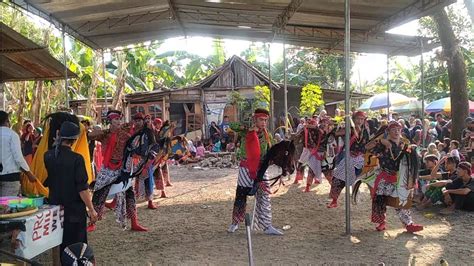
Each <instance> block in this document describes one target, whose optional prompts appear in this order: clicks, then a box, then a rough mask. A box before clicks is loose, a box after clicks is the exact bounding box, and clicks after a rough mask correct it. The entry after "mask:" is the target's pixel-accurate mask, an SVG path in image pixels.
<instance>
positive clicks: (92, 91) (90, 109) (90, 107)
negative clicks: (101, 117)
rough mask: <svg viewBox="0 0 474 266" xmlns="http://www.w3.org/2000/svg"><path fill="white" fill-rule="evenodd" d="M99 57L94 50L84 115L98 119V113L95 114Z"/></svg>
mask: <svg viewBox="0 0 474 266" xmlns="http://www.w3.org/2000/svg"><path fill="white" fill-rule="evenodd" d="M99 60H100V57H99V56H98V55H97V53H95V52H94V58H93V61H92V66H93V68H94V69H93V71H92V82H91V86H90V87H89V89H88V91H87V107H86V115H87V116H90V117H91V118H92V120H94V121H98V114H97V89H98V84H99V78H98V75H99V74H98V73H99V71H98V66H99V63H98V62H99Z"/></svg>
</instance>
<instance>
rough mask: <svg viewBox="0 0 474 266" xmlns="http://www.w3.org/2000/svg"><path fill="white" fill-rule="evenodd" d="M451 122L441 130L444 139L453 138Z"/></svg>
mask: <svg viewBox="0 0 474 266" xmlns="http://www.w3.org/2000/svg"><path fill="white" fill-rule="evenodd" d="M451 126H452V123H451V120H449V121H448V123H446V125H445V126H444V127H443V128H442V129H441V134H442V135H443V138H451Z"/></svg>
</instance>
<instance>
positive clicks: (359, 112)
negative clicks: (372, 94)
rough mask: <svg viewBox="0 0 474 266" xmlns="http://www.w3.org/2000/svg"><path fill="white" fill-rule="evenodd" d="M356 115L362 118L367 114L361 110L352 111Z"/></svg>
mask: <svg viewBox="0 0 474 266" xmlns="http://www.w3.org/2000/svg"><path fill="white" fill-rule="evenodd" d="M358 116H361V117H363V118H366V117H367V115H366V114H365V113H364V112H362V111H357V112H355V113H354V117H358Z"/></svg>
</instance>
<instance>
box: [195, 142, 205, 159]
mask: <svg viewBox="0 0 474 266" xmlns="http://www.w3.org/2000/svg"><path fill="white" fill-rule="evenodd" d="M196 146H197V147H196V159H202V158H204V152H205V151H206V149H205V148H204V144H203V143H202V141H200V140H199V141H198V142H197V143H196Z"/></svg>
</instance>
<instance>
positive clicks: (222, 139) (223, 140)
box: [221, 137, 227, 152]
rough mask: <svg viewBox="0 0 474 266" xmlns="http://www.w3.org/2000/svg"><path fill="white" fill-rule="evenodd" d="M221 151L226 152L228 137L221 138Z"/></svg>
mask: <svg viewBox="0 0 474 266" xmlns="http://www.w3.org/2000/svg"><path fill="white" fill-rule="evenodd" d="M221 151H222V152H226V151H227V140H226V138H224V137H223V138H221Z"/></svg>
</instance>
